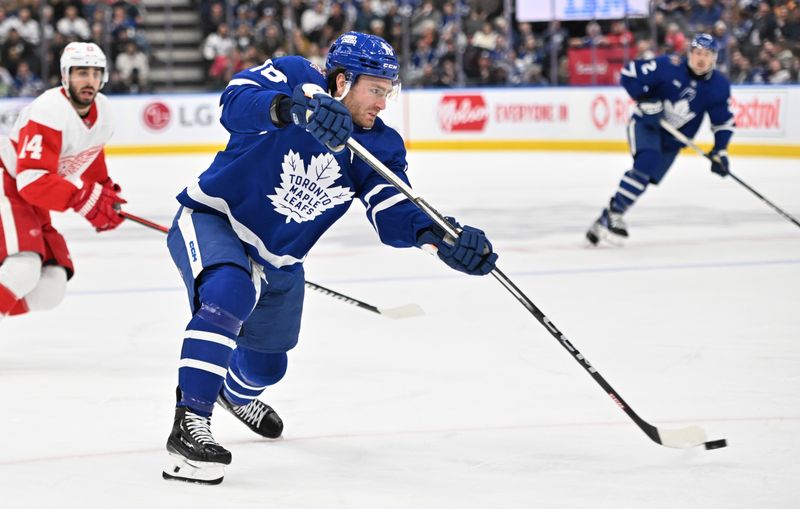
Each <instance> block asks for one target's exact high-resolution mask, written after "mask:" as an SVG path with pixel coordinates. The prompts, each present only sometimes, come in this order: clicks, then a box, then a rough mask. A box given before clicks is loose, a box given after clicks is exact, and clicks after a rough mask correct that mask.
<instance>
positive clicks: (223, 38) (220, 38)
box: [203, 23, 236, 89]
mask: <svg viewBox="0 0 800 509" xmlns="http://www.w3.org/2000/svg"><path fill="white" fill-rule="evenodd" d="M235 47H236V44H235V43H234V41H233V39H232V38H231V36H230V34H229V33H228V25H227V24H225V23H222V24H220V25H219V26H218V27H217V31H216V32H214V33H213V34H209V35H208V37H206V40H205V42H204V43H203V58H204V59H205V61H206V66H207V69H208V75H209V77H210V78H212V86H213V87H214V88H215V89H216V88H219V87H221V86H223V85H224V83H226V81H225V76H226V74H227V72H228V70H229V69H231V66H232V64H233V62H232V60H231V53H232V51H233V49H234V48H235Z"/></svg>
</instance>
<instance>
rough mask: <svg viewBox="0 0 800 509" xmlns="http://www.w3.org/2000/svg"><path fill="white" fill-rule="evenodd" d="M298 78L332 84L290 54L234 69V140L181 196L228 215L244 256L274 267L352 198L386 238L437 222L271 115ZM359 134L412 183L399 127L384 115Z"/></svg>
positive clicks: (300, 250) (286, 264)
mask: <svg viewBox="0 0 800 509" xmlns="http://www.w3.org/2000/svg"><path fill="white" fill-rule="evenodd" d="M302 83H315V84H317V85H319V86H320V87H322V88H323V89H327V84H326V81H325V76H324V74H323V72H322V70H320V69H319V68H318V67H317V66H315V65H313V64H312V63H311V62H309V61H308V60H306V59H304V58H301V57H294V56H290V57H281V58H276V59H272V60H267V61H266V62H265V63H264V64H263V65H261V66H258V67H254V68H252V69H248V70H245V71H242V72H239V73H237V74H236V75H235V76H233V79H232V80H231V82H230V83H229V84H228V86H227V88H226V89H225V90H224V92H223V93H222V98H221V100H220V103H221V105H222V116H221V122H222V125H223V126H224V127H225V128H226V129H227V130H228V131H229V132H230V133H231V135H230V139H229V141H228V144H227V146H226V147H225V150H224V151H222V152H219V153H218V154H217V155H216V157H215V158H214V161H213V162H212V163H211V166H210V167H209V168H208V169H207V170H206V171H204V172H203V173H202V174H201V175H200V176H199V177H198V180H197V182H195V183H193V184H192V185H190V186H188V187H187V188H186V189H184V190H183V191H182V192H181V193H180V194H179V195H178V201H179V202H180V203H181V204H183V205H185V206H186V207H189V208H191V209H194V210H197V211H202V212H210V213H216V214H220V215H223V216H225V217H227V219H228V221H229V222H230V224H231V227H232V228H233V230H234V231H235V232H236V234H237V236H238V237H239V238H240V239H241V240H242V242H243V243H244V245H245V248H246V250H247V252H248V254H249V255H250V256H251V257H252V258H253V259H254V260H256V261H257V262H259V263H261V264H264V265H265V266H267V267H270V266H271V267H274V268H277V269H283V270H289V271H291V270H293V269H296V268H298V267H299V266H300V264H302V262H303V260H304V259H305V257H306V255H307V254H308V251H309V250H310V249H311V247H312V246H313V245H314V244H315V243H316V242H317V240H319V238H320V237H321V236H322V234H323V233H324V232H325V231H326V230H327V229H328V228H329V227H330V226H331V225H332V224H333V223H334V222H336V220H338V219H339V218H340V217H342V215H343V214H344V213H345V212H346V211H347V209H348V208H349V207H350V204H351V203H352V200H353V199H354V198H358V199H360V200H361V202H362V203H363V204H364V206H365V207H366V215H367V218H368V220H369V222H370V223H371V224H372V226H373V228H374V229H375V230H376V231H377V233H378V235H379V237H380V240H381V241H382V242H384V243H385V244H388V245H391V246H394V247H410V246H414V245H415V244H416V238H417V233H418V232H419V230H422V229H424V228H427V227H429V226H430V224H431V221H430V219H428V217H427V216H425V215H424V214H423V213H422V212H421V211H420V210H419V209H418V208H417V207H416V206H415V205H414V204H413V203H411V202H410V201H409V200H408V199H407V198H406V197H405V196H404V195H402V194H401V193H400V192H399V191H397V190H396V189H395V188H394V187H392V186H391V185H390V184H389V182H388V181H386V180H385V179H384V178H383V177H381V176H380V175H379V174H377V173H376V172H375V171H374V170H372V169H371V168H370V167H369V166H367V164H366V163H364V162H363V161H362V160H361V159H360V158H358V157H357V156H355V155H353V154H352V153H351V152H350V150H349V149H348V150H345V151H344V152H343V153H342V154H339V155H333V154H331V152H330V151H328V150H327V149H326V148H325V147H324V146H323V145H321V144H320V143H319V142H318V141H317V140H316V139H315V138H314V137H313V136H312V135H311V134H309V133H308V132H306V131H305V130H304V129H302V128H300V127H297V126H295V125H293V124H292V125H288V126H286V127H282V128H279V127H277V126H276V125H275V124H274V123H273V122H272V121H271V119H270V113H269V109H270V105H271V104H272V100H273V99H274V98H275V96H276V94H285V95H289V96H291V94H292V90H293V89H294V87H295V86H297V85H299V84H302ZM353 138H354V139H356V140H357V141H358V142H359V143H361V144H362V145H363V146H364V147H365V148H366V149H367V150H369V151H370V152H371V153H372V154H373V155H374V156H376V157H377V158H378V159H379V160H381V161H382V162H383V163H384V164H385V165H386V166H387V167H388V168H389V169H390V170H392V171H393V172H394V173H395V174H397V175H398V176H399V177H400V178H401V179H402V180H403V181H404V182H406V183H407V184H408V183H409V182H408V177H407V176H406V173H405V172H406V168H407V163H406V150H405V147H404V145H403V140H402V138H401V137H400V135H399V134H398V133H397V132H396V131H395V130H394V129H392V128H390V127H388V126H386V125H385V124H384V123H383V121H382V120H381V119H380V118H378V119H376V121H375V124H374V125H373V127H372V128H371V129H362V128H360V127H358V126H356V127H355V129H354V131H353Z"/></svg>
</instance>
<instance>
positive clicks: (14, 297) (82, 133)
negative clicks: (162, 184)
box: [0, 42, 125, 318]
mask: <svg viewBox="0 0 800 509" xmlns="http://www.w3.org/2000/svg"><path fill="white" fill-rule="evenodd" d="M106 81H108V67H107V65H106V57H105V55H104V54H103V51H102V50H101V49H100V48H99V47H98V46H97V45H96V44H94V43H84V42H73V43H70V44H68V45H67V47H66V48H64V52H63V53H62V55H61V84H62V86H60V87H56V88H52V89H50V90H47V91H46V92H44V93H43V94H42V95H40V96H39V97H37V98H36V99H35V100H34V101H33V102H31V103H30V104H29V105H28V106H26V107H25V108H24V109H23V110H22V111H21V112H20V115H19V118H18V119H17V121H16V123H15V124H14V127H13V128H12V129H11V133H10V134H9V136H8V137H7V138H5V137H4V138H2V139H0V166H1V167H2V168H0V172H2V180H0V318H2V317H3V316H7V315H18V314H23V313H27V312H28V311H30V310H42V309H50V308H53V307H55V306H56V305H57V304H58V303H59V302H61V300H62V298H63V297H64V291H65V289H66V284H67V280H68V279H69V278H71V277H72V275H73V273H74V268H73V265H72V259H71V258H70V254H69V250H68V249H67V244H66V242H65V241H64V237H62V236H61V234H60V233H59V232H58V231H56V229H55V228H53V226H52V224H51V223H50V211H58V212H63V211H65V210H67V209H72V210H74V211H76V212H77V213H79V214H80V215H82V216H83V217H85V218H86V219H87V220H88V221H89V222H90V223H91V224H92V226H94V227H95V229H96V230H97V231H106V230H111V229H114V228H116V227H117V226H119V224H120V223H121V222H122V217H121V216H120V215H119V214H118V213H117V212H116V210H115V208H118V206H119V204H122V203H125V200H123V199H122V198H120V196H119V191H120V188H119V186H117V185H116V184H115V183H114V182H113V181H112V180H111V178H110V177H109V176H108V169H107V168H106V162H105V155H104V152H103V147H104V145H105V144H106V142H108V140H109V138H110V137H111V134H112V132H113V129H112V125H111V111H110V106H109V102H108V99H107V98H106V97H105V96H104V95H103V94H101V93H100V89H101V88H102V87H103V85H104V84H105V83H106Z"/></svg>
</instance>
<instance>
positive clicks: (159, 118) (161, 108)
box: [142, 102, 172, 131]
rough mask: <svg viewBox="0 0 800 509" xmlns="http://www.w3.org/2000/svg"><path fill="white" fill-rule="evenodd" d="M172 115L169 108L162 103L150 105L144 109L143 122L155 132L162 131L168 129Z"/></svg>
mask: <svg viewBox="0 0 800 509" xmlns="http://www.w3.org/2000/svg"><path fill="white" fill-rule="evenodd" d="M171 116H172V114H171V113H170V111H169V106H167V105H166V104H164V103H161V102H155V103H150V104H148V105H147V106H145V107H144V111H143V112H142V120H144V125H146V126H147V127H148V128H150V129H152V130H154V131H160V130H161V129H164V128H165V127H167V124H169V120H170V117H171Z"/></svg>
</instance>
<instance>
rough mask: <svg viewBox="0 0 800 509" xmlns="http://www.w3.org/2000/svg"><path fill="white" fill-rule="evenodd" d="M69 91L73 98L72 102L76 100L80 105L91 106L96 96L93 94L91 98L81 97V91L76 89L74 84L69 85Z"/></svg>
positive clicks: (70, 96)
mask: <svg viewBox="0 0 800 509" xmlns="http://www.w3.org/2000/svg"><path fill="white" fill-rule="evenodd" d="M68 92H69V98H70V99H71V100H72V102H74V103H75V104H77V105H78V106H90V105H91V104H92V102H93V101H94V96H92V98H91V99H89V100H84V99H81V97H80V95H79V93H80V91H79V90H76V89H75V88H74V87H73V86H72V85H70V86H69V90H68Z"/></svg>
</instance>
